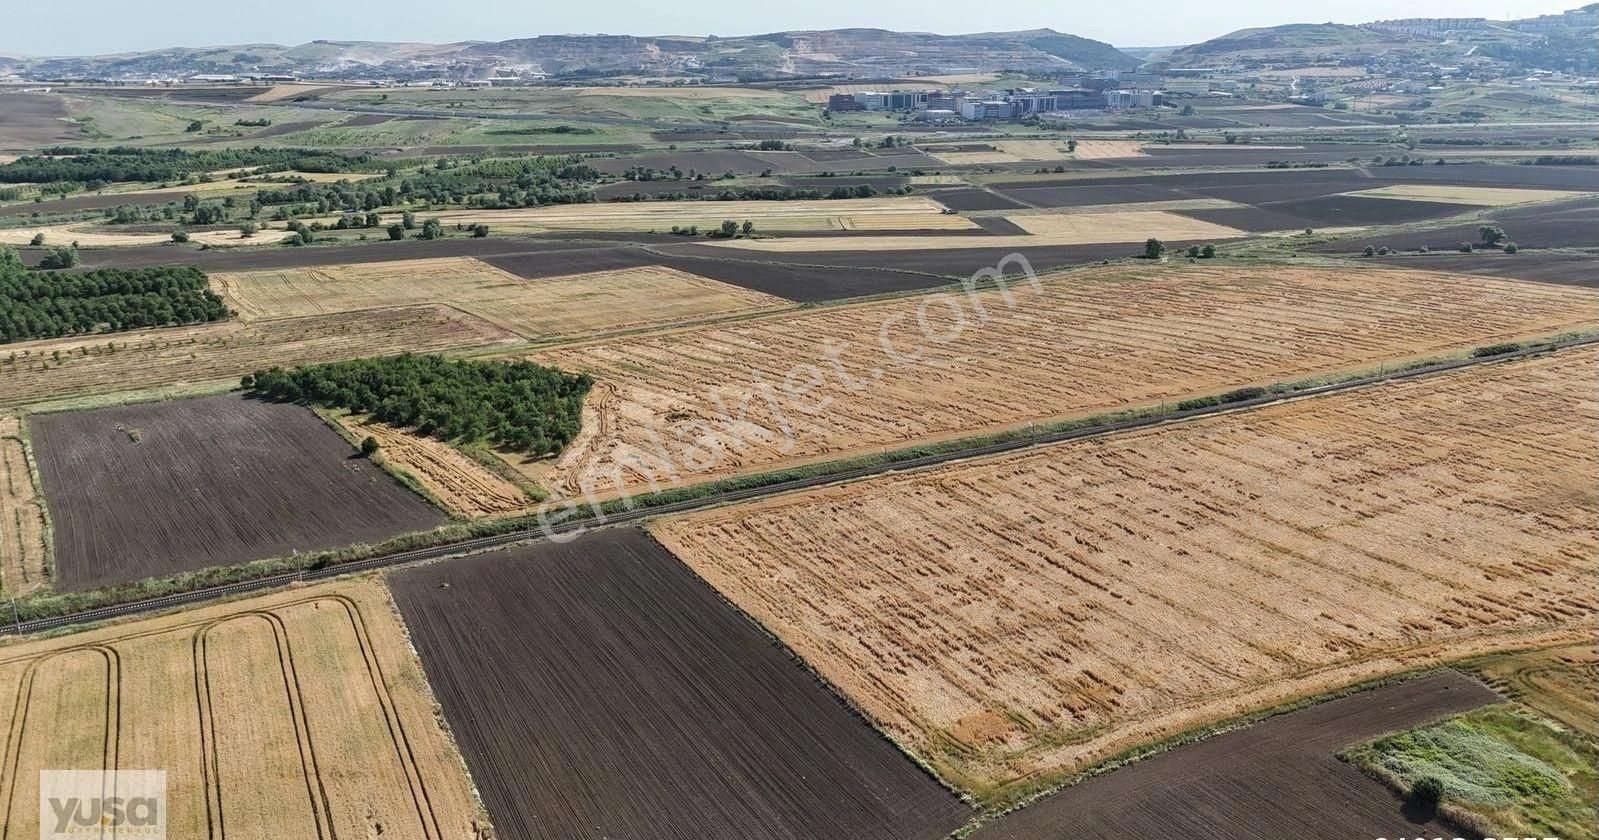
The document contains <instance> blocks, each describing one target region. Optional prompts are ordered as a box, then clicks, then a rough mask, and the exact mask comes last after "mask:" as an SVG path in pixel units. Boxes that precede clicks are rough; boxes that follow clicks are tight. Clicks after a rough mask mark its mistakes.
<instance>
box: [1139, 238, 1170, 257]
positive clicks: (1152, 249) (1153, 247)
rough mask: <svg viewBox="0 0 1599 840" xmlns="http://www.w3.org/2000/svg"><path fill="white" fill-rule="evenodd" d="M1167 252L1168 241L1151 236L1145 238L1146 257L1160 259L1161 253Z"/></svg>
mask: <svg viewBox="0 0 1599 840" xmlns="http://www.w3.org/2000/svg"><path fill="white" fill-rule="evenodd" d="M1164 253H1166V243H1164V242H1162V241H1160V240H1159V239H1156V238H1155V237H1153V236H1151V237H1149V238H1148V239H1146V240H1144V259H1146V260H1158V259H1160V255H1161V254H1164Z"/></svg>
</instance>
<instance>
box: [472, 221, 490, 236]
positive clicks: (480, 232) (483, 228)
mask: <svg viewBox="0 0 1599 840" xmlns="http://www.w3.org/2000/svg"><path fill="white" fill-rule="evenodd" d="M488 235H489V226H488V225H484V224H476V225H473V226H472V238H473V239H483V238H484V237H486V236H488Z"/></svg>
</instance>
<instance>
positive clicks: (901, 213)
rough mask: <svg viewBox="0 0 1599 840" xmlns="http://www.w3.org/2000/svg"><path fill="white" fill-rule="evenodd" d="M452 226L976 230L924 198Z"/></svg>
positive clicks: (614, 206)
mask: <svg viewBox="0 0 1599 840" xmlns="http://www.w3.org/2000/svg"><path fill="white" fill-rule="evenodd" d="M438 218H439V220H440V221H442V222H443V223H444V224H446V225H456V224H460V225H474V224H487V225H489V226H490V227H492V228H494V229H496V230H525V231H550V230H615V231H652V230H653V231H659V232H661V233H665V232H666V231H668V230H670V229H671V228H672V226H673V225H677V226H680V227H685V228H686V227H689V226H691V225H698V226H699V227H700V228H701V229H702V230H711V229H713V228H715V227H716V226H717V225H720V224H721V223H722V221H723V220H725V219H733V220H735V221H738V222H743V221H745V220H749V221H752V222H754V223H755V226H756V230H757V231H771V230H850V229H852V228H858V227H868V226H870V227H872V228H876V229H883V230H961V229H968V228H975V225H973V224H972V223H971V222H970V221H968V220H966V219H963V218H961V217H960V216H952V215H948V214H945V213H944V208H943V207H942V206H940V205H939V204H937V203H936V202H934V201H932V200H931V199H927V198H922V197H910V196H906V197H899V196H893V197H887V198H852V199H837V200H822V201H705V202H667V201H662V202H643V203H637V202H621V203H609V204H571V205H563V206H556V207H538V208H530V209H524V210H462V211H452V212H445V213H440V214H438Z"/></svg>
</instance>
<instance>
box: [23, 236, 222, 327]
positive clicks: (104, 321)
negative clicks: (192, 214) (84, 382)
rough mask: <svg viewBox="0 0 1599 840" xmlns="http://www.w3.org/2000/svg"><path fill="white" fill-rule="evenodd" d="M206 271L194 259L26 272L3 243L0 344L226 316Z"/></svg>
mask: <svg viewBox="0 0 1599 840" xmlns="http://www.w3.org/2000/svg"><path fill="white" fill-rule="evenodd" d="M230 314H232V313H230V312H229V311H228V308H227V307H226V306H225V305H223V302H222V298H220V297H218V296H217V295H216V293H215V292H212V291H211V290H210V288H209V287H208V286H207V284H206V277H205V275H204V274H203V273H201V272H200V271H199V270H198V269H195V268H192V267H189V266H164V267H160V268H133V269H123V268H107V269H100V270H97V271H89V272H85V273H83V274H62V273H58V272H49V271H44V272H41V271H28V270H27V269H26V268H24V267H23V265H22V261H21V260H20V259H18V257H17V254H16V252H15V251H13V250H11V249H9V248H3V249H0V343H6V342H11V341H20V340H23V339H30V338H57V337H60V336H65V335H81V334H85V333H98V332H118V331H121V330H132V329H142V328H146V327H163V326H172V325H175V324H200V323H205V322H207V321H216V320H220V319H223V318H226V317H228V316H229V315H230Z"/></svg>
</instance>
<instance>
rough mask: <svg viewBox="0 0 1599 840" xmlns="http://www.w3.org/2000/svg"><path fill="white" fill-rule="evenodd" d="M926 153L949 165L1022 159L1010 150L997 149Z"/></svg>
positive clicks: (1013, 161) (1014, 161) (1007, 161)
mask: <svg viewBox="0 0 1599 840" xmlns="http://www.w3.org/2000/svg"><path fill="white" fill-rule="evenodd" d="M927 154H928V155H929V156H930V157H932V158H933V159H934V160H937V161H939V162H940V163H947V164H949V165H950V166H971V165H977V164H984V163H1017V162H1019V161H1021V160H1022V158H1020V157H1017V156H1016V155H1013V154H1011V153H1010V152H1004V151H1000V150H999V149H991V150H987V151H972V152H962V151H948V152H928V153H927Z"/></svg>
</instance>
